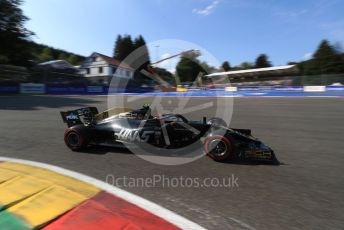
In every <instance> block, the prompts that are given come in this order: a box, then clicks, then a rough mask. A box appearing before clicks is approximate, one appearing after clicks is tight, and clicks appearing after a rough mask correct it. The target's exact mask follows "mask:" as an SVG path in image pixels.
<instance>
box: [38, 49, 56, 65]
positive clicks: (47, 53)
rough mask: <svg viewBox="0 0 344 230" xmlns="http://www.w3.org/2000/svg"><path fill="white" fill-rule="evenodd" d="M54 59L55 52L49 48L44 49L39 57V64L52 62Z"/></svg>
mask: <svg viewBox="0 0 344 230" xmlns="http://www.w3.org/2000/svg"><path fill="white" fill-rule="evenodd" d="M53 59H54V56H53V51H52V49H50V48H49V47H46V48H44V49H43V50H42V52H41V53H40V55H39V57H38V60H39V62H45V61H50V60H53Z"/></svg>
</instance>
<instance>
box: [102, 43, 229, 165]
mask: <svg viewBox="0 0 344 230" xmlns="http://www.w3.org/2000/svg"><path fill="white" fill-rule="evenodd" d="M146 47H150V48H151V49H153V50H154V48H157V49H159V51H160V52H161V51H164V54H163V55H161V58H158V56H159V54H157V55H156V56H157V58H156V59H162V60H161V61H159V63H157V64H154V63H153V64H151V68H156V67H160V68H162V67H163V68H166V69H168V70H169V71H170V72H172V73H173V74H174V76H173V78H174V79H171V81H169V79H166V78H162V77H160V76H159V75H158V74H156V73H151V72H150V71H149V69H148V71H147V68H142V66H143V65H144V64H145V63H146V62H147V58H146V57H147V53H146V52H147V51H146V50H147V48H146ZM146 47H140V48H138V49H136V50H135V51H134V52H132V53H131V54H130V55H128V56H127V57H126V59H125V60H123V62H122V63H121V65H120V66H128V65H129V66H130V67H132V68H133V69H134V71H137V72H138V71H139V72H140V73H141V74H142V75H144V76H146V77H147V79H154V84H155V86H156V90H155V91H154V92H153V93H141V94H140V93H134V94H127V93H120V94H119V93H118V92H119V90H122V89H124V88H127V89H128V88H129V87H131V86H130V84H131V82H130V80H129V79H128V78H119V77H113V78H112V80H111V82H110V85H109V93H108V109H111V108H114V107H117V108H132V109H139V108H142V105H144V104H150V111H151V115H152V116H153V117H155V118H157V119H158V120H159V121H160V122H159V128H158V129H155V131H154V134H151V133H145V134H144V135H145V136H144V137H142V136H140V134H139V133H137V132H135V131H131V132H129V131H126V130H120V131H119V133H118V134H115V136H117V138H118V139H119V140H120V139H122V140H123V143H124V144H125V146H126V147H127V148H128V149H129V150H130V151H131V152H133V153H134V154H136V155H137V156H139V157H140V158H142V159H144V160H147V161H150V162H152V163H155V164H160V165H180V164H185V163H189V162H192V161H194V160H197V159H199V158H200V157H202V156H203V155H204V154H205V153H204V149H203V144H202V141H203V140H204V138H206V137H207V135H209V132H205V134H204V135H203V136H202V137H200V138H197V140H198V141H194V142H192V143H190V144H189V145H186V146H182V147H173V144H174V142H175V140H176V138H177V139H178V141H182V142H183V141H184V142H188V141H190V140H189V138H190V136H194V137H195V136H199V134H200V131H199V130H197V129H195V128H194V127H192V126H191V125H189V124H188V123H187V122H183V121H180V122H178V121H177V122H178V124H179V126H178V128H174V129H170V128H169V127H168V126H169V125H170V124H169V123H168V122H167V121H166V120H164V119H160V118H162V115H163V114H180V115H182V116H184V117H185V118H186V119H188V120H199V121H202V120H203V117H204V116H206V117H207V120H209V119H210V118H213V117H218V118H222V119H223V120H224V121H225V122H226V123H227V124H228V125H229V124H230V121H231V118H232V113H233V97H226V98H223V97H222V98H221V97H217V95H218V91H216V90H213V91H211V95H209V96H207V95H206V94H207V93H209V90H202V87H206V86H205V85H204V83H202V79H204V75H206V74H208V73H207V71H206V68H205V66H204V62H203V61H201V60H204V61H207V63H209V64H211V65H212V66H216V67H219V66H220V65H221V63H220V62H219V61H218V60H217V59H216V58H215V57H214V56H213V55H211V54H210V53H209V52H208V51H207V50H205V49H204V48H202V47H200V46H198V45H196V44H194V43H190V42H187V41H183V40H175V39H165V40H158V41H154V42H151V43H148V44H146ZM186 50H188V51H187V52H185V51H186ZM157 51H158V50H157ZM188 52H191V55H188ZM176 53H179V54H181V55H178V56H177V55H176V56H175V57H174V58H171V59H169V58H166V57H171V56H172V57H173V56H174V55H173V54H176ZM180 57H182V58H183V59H184V60H185V59H187V60H189V61H192V62H193V64H194V65H196V66H198V67H200V68H195V69H200V70H201V71H199V73H196V74H194V75H196V76H197V77H196V79H195V80H194V81H193V82H188V85H189V88H190V87H191V88H194V89H196V90H197V94H198V96H200V95H199V94H205V95H203V97H197V98H196V97H195V94H194V93H195V92H196V91H191V90H182V91H184V92H161V91H169V90H166V89H173V90H174V91H175V89H176V86H177V84H183V82H179V81H178V79H180V76H178V71H176V70H175V68H174V67H175V65H176V63H177V62H178V61H179V58H180ZM195 58H197V60H196V59H195ZM124 63H125V64H124ZM202 63H203V64H202ZM120 66H119V68H117V70H116V71H117V72H116V73H115V75H117V74H118V71H120V68H121V67H120ZM173 68H174V69H173ZM197 71H198V70H197ZM152 75H154V76H152ZM226 79H227V80H225V79H221V83H224V81H226V82H225V83H226V85H227V86H229V84H230V83H229V80H228V78H226ZM207 81H208V82H207V83H206V84H207V85H212V84H216V81H219V79H217V80H216V81H215V80H214V79H208V80H207ZM172 82H174V83H172ZM202 85H203V86H202ZM200 86H201V87H200ZM162 89H164V90H162ZM182 89H185V88H182ZM122 92H123V91H122ZM129 92H130V90H129ZM160 92H161V93H160ZM196 96H197V95H196ZM145 124H146V119H142V120H141V122H139V125H138V127H136V128H135V129H136V130H141V129H142V128H143V127H144V126H145ZM127 125H128V127H129V126H130V124H129V122H128V124H127ZM131 125H132V124H131ZM157 130H159V131H157ZM146 132H147V131H146ZM157 133H159V135H161V136H162V138H163V140H164V146H157V145H153V144H151V143H149V142H147V141H145V140H148V137H147V136H148V135H156V134H157ZM185 133H189V135H185ZM219 134H220V135H221V133H219ZM141 135H143V134H141ZM135 140H138V141H135Z"/></svg>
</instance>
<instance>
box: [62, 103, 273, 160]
mask: <svg viewBox="0 0 344 230" xmlns="http://www.w3.org/2000/svg"><path fill="white" fill-rule="evenodd" d="M151 113H152V112H151V109H150V108H149V105H145V106H143V108H141V109H136V110H131V109H128V108H113V109H110V110H107V111H104V112H101V113H98V110H97V108H95V107H86V108H81V109H77V110H73V111H67V112H61V116H62V119H63V121H64V122H65V123H67V125H68V129H67V130H66V131H65V134H64V141H65V143H66V145H67V146H68V147H69V148H70V149H71V150H73V151H80V150H82V149H85V148H87V147H88V146H89V145H106V146H114V147H127V146H128V145H129V146H131V145H136V146H139V147H140V144H142V143H145V144H146V145H147V144H149V145H151V146H154V147H155V148H162V149H180V148H183V147H185V146H188V145H190V144H192V143H195V142H199V143H200V144H201V145H203V146H201V147H202V149H203V150H204V151H205V153H206V154H207V155H208V156H209V157H211V158H212V159H214V160H215V161H226V160H230V159H253V160H259V161H261V160H262V161H269V162H273V163H278V161H277V159H276V157H275V154H274V151H273V150H272V149H271V148H270V147H268V146H267V145H265V144H264V143H262V142H261V141H260V140H258V139H257V138H255V137H253V136H252V135H251V130H249V129H234V128H228V127H227V124H226V122H225V121H224V120H223V119H221V118H211V119H209V120H208V121H207V119H206V118H205V117H203V119H202V120H201V121H189V120H187V119H186V118H185V117H184V116H182V115H180V114H162V115H156V116H153V115H152V114H151Z"/></svg>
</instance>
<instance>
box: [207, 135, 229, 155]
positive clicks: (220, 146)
mask: <svg viewBox="0 0 344 230" xmlns="http://www.w3.org/2000/svg"><path fill="white" fill-rule="evenodd" d="M209 149H210V152H211V154H213V155H214V156H217V157H222V156H224V155H225V154H226V153H227V144H226V143H225V142H224V141H223V140H221V139H215V140H212V141H211V142H210V143H209Z"/></svg>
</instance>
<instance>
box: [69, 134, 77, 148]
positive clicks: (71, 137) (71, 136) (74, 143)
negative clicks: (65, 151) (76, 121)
mask: <svg viewBox="0 0 344 230" xmlns="http://www.w3.org/2000/svg"><path fill="white" fill-rule="evenodd" d="M67 141H68V144H69V145H71V146H73V147H75V146H78V145H79V142H80V140H79V135H78V134H76V133H74V132H71V133H69V134H68V136H67Z"/></svg>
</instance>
